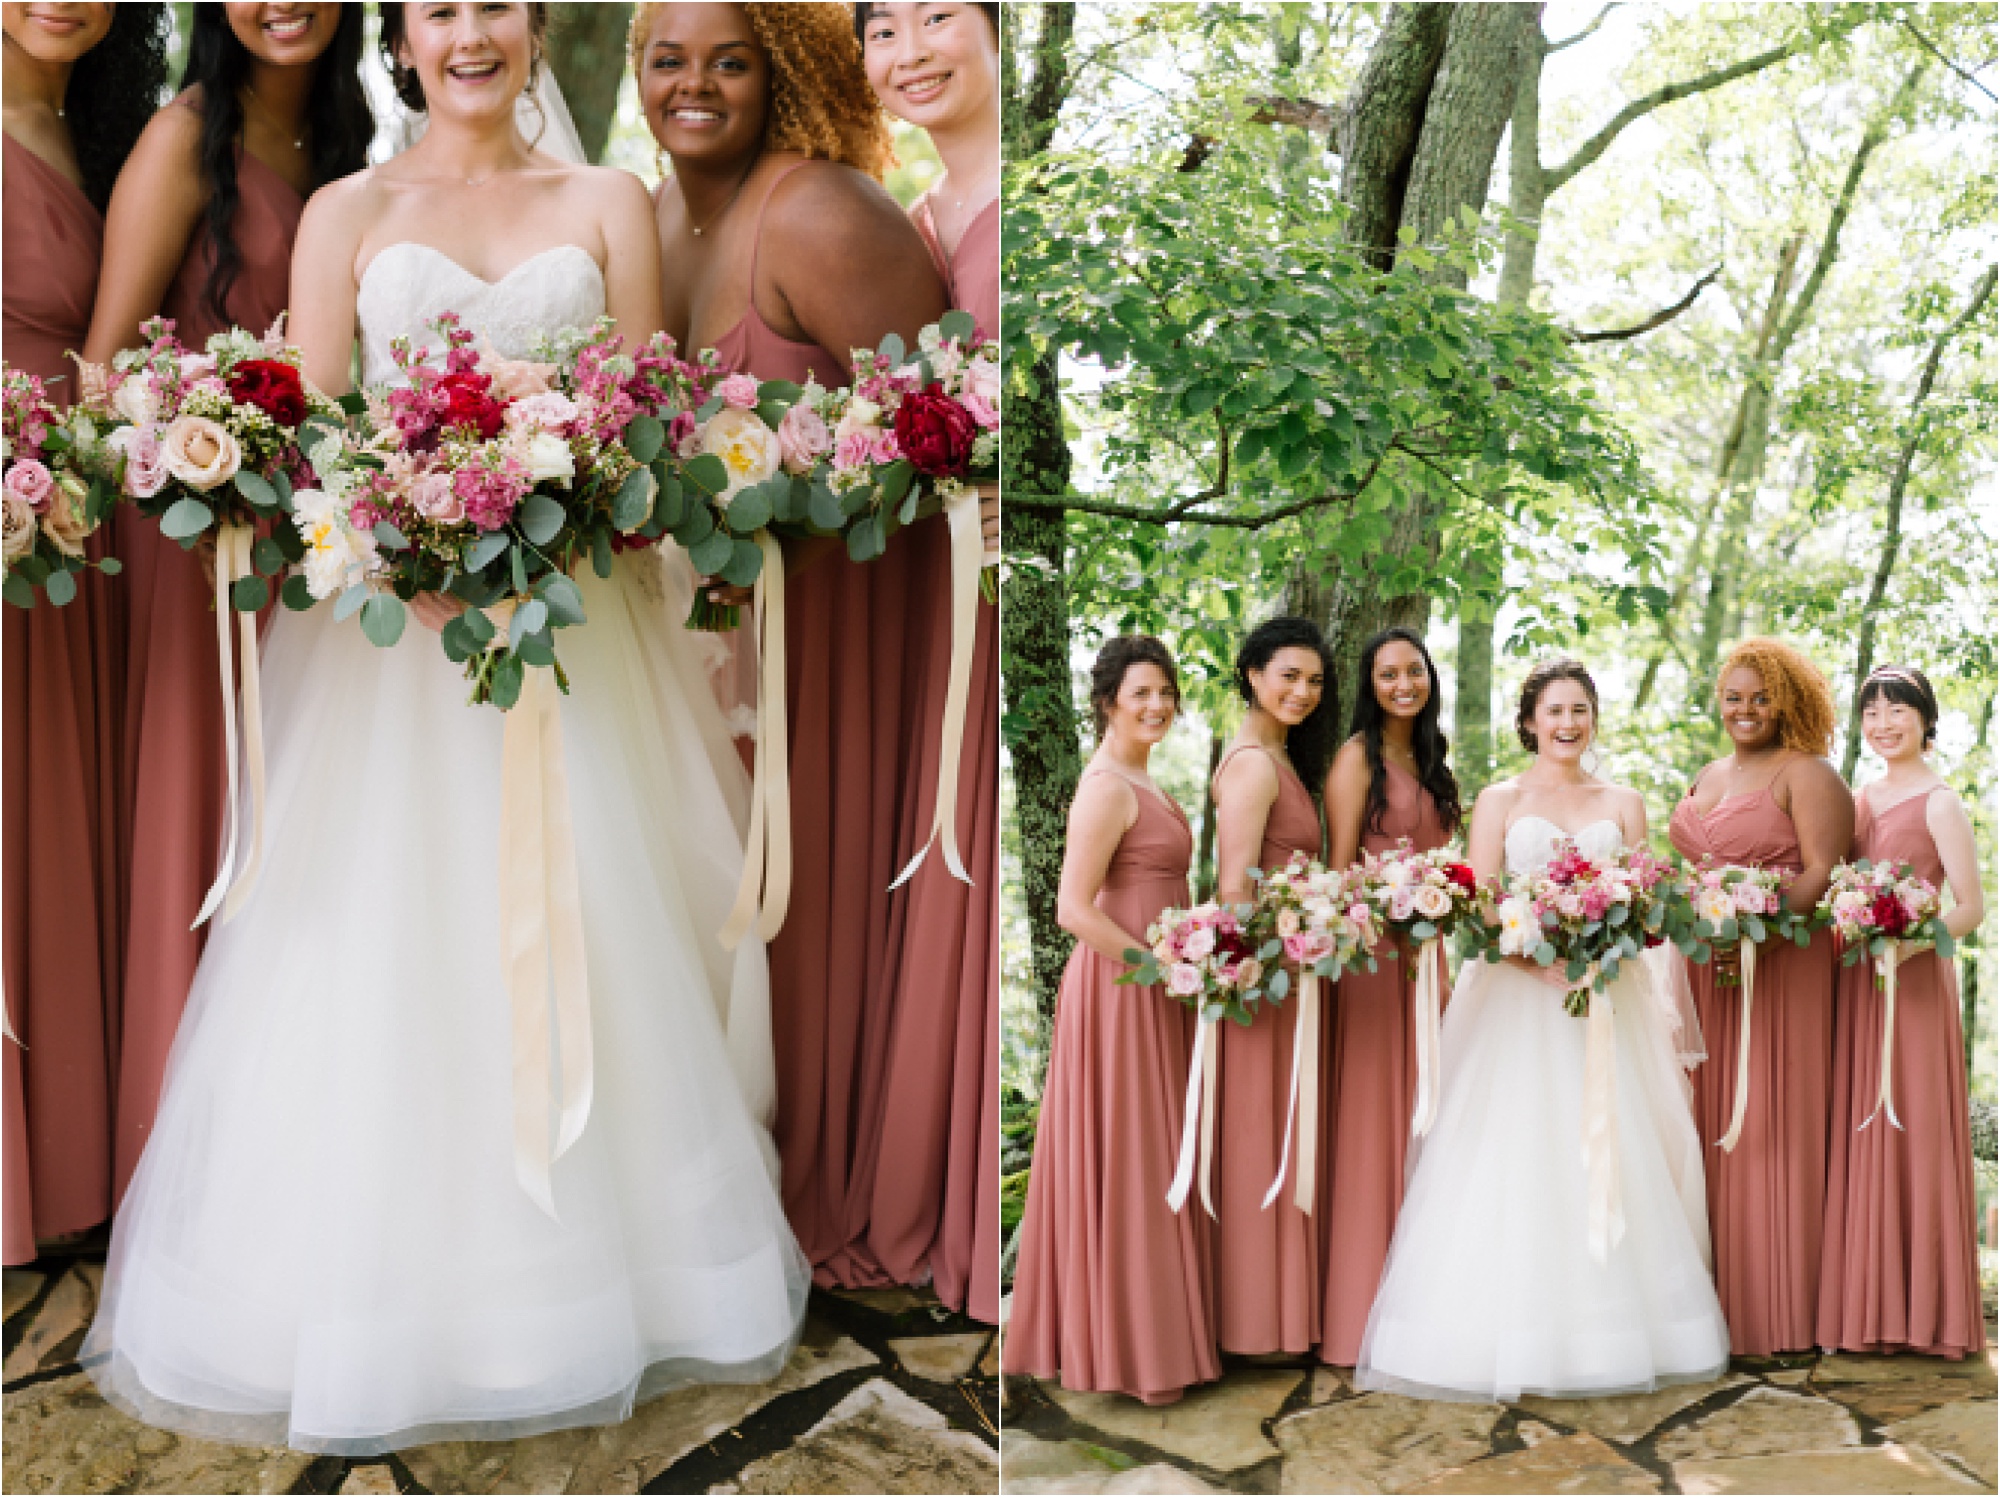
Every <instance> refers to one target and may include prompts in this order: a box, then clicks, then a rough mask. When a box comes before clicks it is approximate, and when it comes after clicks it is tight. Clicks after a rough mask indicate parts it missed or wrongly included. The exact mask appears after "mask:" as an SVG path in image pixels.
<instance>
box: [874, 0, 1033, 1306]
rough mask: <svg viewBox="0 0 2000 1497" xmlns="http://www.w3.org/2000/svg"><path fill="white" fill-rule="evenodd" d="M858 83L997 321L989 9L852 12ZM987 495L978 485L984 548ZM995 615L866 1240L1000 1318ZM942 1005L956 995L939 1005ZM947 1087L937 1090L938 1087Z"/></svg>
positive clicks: (932, 236)
mask: <svg viewBox="0 0 2000 1497" xmlns="http://www.w3.org/2000/svg"><path fill="white" fill-rule="evenodd" d="M854 14H855V22H854V26H855V33H856V35H857V36H858V37H859V38H860V40H861V46H862V59H863V61H864V63H865V64H866V65H867V69H868V81H869V82H870V83H871V84H872V85H873V86H874V89H875V97H876V98H877V99H879V100H880V101H881V103H882V107H883V108H884V109H886V110H888V111H889V113H891V114H893V115H895V116H897V117H898V118H899V119H903V120H907V121H908V122H909V123H911V124H913V125H918V126H921V127H922V128H923V129H924V130H926V131H928V132H929V134H930V137H931V142H932V144H933V145H935V146H936V147H937V151H938V155H939V156H940V157H942V158H943V160H944V163H945V176H944V177H943V179H942V180H941V181H939V182H938V184H937V185H936V186H935V187H933V188H932V189H931V190H930V191H929V192H927V193H926V194H924V196H923V197H921V198H919V199H918V200H917V203H916V206H915V207H914V208H912V209H911V210H910V218H911V220H912V221H913V222H914V223H915V224H916V226H917V231H918V232H919V233H921V234H922V235H923V236H924V243H925V245H926V246H927V247H928V248H929V249H930V252H931V259H932V262H933V263H934V264H935V265H936V266H937V271H938V274H939V275H940V276H941V277H943V278H944V281H945V285H946V287H947V289H948V290H949V291H950V294H951V304H952V306H954V307H956V308H957V309H959V310H960V311H963V312H969V313H971V314H972V317H973V318H974V320H975V321H977V322H978V324H979V326H980V328H981V329H982V336H984V337H997V336H998V335H999V328H1000V7H999V6H998V5H959V4H952V3H939V4H912V3H908V0H897V3H893V4H886V5H880V4H878V5H857V6H856V7H855V8H854ZM999 510H1000V504H999V488H998V486H997V485H993V486H988V487H987V488H985V489H982V491H981V493H980V515H981V519H982V521H983V528H984V530H985V532H986V539H987V545H988V547H989V548H995V547H997V544H998V530H999V523H1000V517H999ZM949 540H950V537H949V535H948V533H947V530H946V527H945V526H942V525H932V524H926V525H920V526H918V527H917V528H916V530H915V531H914V532H913V533H912V534H911V536H910V538H909V544H910V545H911V547H912V548H914V549H915V550H916V551H917V552H918V553H919V555H918V558H917V559H916V560H915V562H914V565H915V566H916V568H917V571H918V573H919V575H920V577H921V578H922V579H923V596H921V597H920V598H919V599H918V601H917V607H918V608H919V609H920V611H921V613H922V615H923V618H924V622H922V623H921V624H919V625H917V626H916V627H915V628H914V629H913V630H912V633H911V638H910V641H909V643H910V646H911V648H912V649H913V650H914V649H916V648H919V647H922V648H925V649H927V652H928V659H927V662H926V664H925V668H924V671H923V676H922V681H923V686H922V692H921V695H920V697H919V699H918V701H917V703H916V706H915V708H914V711H913V713H912V720H913V721H914V722H915V723H916V724H917V725H918V727H919V729H920V730H921V732H922V733H923V735H924V738H923V743H924V751H923V756H922V762H921V773H920V776H919V778H918V779H917V781H916V782H915V785H914V789H915V792H916V793H915V795H914V797H913V798H912V799H911V800H910V801H909V802H907V803H906V804H905V805H904V806H903V808H902V810H901V812H900V813H899V825H903V826H911V827H920V828H928V827H929V825H930V823H931V815H932V807H933V805H934V804H935V801H936V797H937V776H938V750H939V747H940V746H939V744H938V743H937V731H938V730H937V727H936V725H937V724H938V723H940V722H941V721H942V720H943V716H944V699H945V691H946V686H947V682H948V674H949V671H948V668H949V666H950V663H951V588H950V586H949V579H950V575H951V573H950V544H949ZM999 617H1000V612H999V609H997V608H995V607H994V606H993V605H992V604H990V603H987V602H985V601H983V600H982V601H981V602H980V604H979V612H978V622H977V625H976V626H975V634H974V639H973V651H972V676H971V691H970V694H969V699H968V701H969V706H968V710H967V712H966V716H965V731H964V734H963V736H962V738H961V740H960V742H961V748H960V754H961V757H960V760H959V774H958V825H959V846H960V848H961V850H962V851H963V853H964V854H965V857H966V870H967V872H969V873H970V874H971V875H972V878H973V883H972V886H971V887H969V888H968V887H967V886H966V885H965V884H963V883H961V882H959V880H958V879H957V878H955V877H954V876H953V875H952V873H951V871H950V870H949V869H948V868H946V867H945V865H944V860H943V859H942V858H941V857H940V856H939V855H938V853H937V852H936V851H935V850H933V851H932V853H931V855H930V857H929V858H928V859H927V860H926V861H925V863H924V866H923V868H922V870H921V871H920V872H919V873H918V874H917V875H916V878H915V879H914V880H913V881H912V883H911V886H910V904H909V915H908V918H907V921H906V923H905V925H904V943H903V945H904V949H903V952H902V954H901V956H900V958H899V966H900V969H901V970H900V977H899V980H898V992H897V997H896V1009H895V1012H896V1021H895V1025H896V1027H895V1032H894V1035H893V1037H892V1039H891V1041H890V1046H891V1048H890V1057H889V1079H888V1081H887V1083H886V1085H885V1087H884V1093H885V1097H884V1103H885V1107H886V1113H885V1117H884V1120H883V1124H882V1139H883V1150H884V1159H885V1163H886V1164H887V1165H888V1167H887V1168H885V1169H882V1170H881V1171H880V1172H879V1173H878V1174H877V1176H876V1180H875V1198H874V1202H873V1204H872V1206H871V1208H870V1211H869V1219H870V1221H871V1223H872V1232H871V1235H872V1237H873V1240H874V1242H875V1245H876V1250H877V1251H878V1252H879V1253H880V1255H881V1260H882V1266H883V1268H884V1269H886V1270H887V1271H888V1273H889V1274H890V1276H891V1277H893V1278H897V1279H902V1280H906V1281H907V1280H913V1279H917V1278H920V1277H921V1275H922V1272H923V1269H924V1266H925V1263H926V1262H927V1261H928V1264H929V1267H930V1277H931V1282H932V1284H933V1285H934V1286H935V1288H936V1289H937V1293H938V1298H939V1299H941V1300H943V1301H944V1302H945V1303H946V1304H947V1305H950V1306H951V1307H952V1308H953V1309H963V1310H964V1311H965V1312H966V1313H967V1314H969V1315H971V1316H972V1317H973V1318H974V1319H977V1320H984V1321H988V1322H992V1321H997V1320H998V1319H999V1318H1000V1219H999V1209H1000V1051H999V1044H1000V1039H999V1026H1000V961H999V939H998V938H999V930H1000V901H999V887H1000V867H999V854H1000V847H999V841H998V828H999V825H1000V650H999V634H1000V629H999ZM954 998H955V1000H956V1001H955V1002H954V1001H952V1000H953V999H954ZM940 1078H944V1079H947V1080H948V1082H949V1088H948V1090H947V1088H945V1087H941V1086H940V1085H938V1081H939V1079H940Z"/></svg>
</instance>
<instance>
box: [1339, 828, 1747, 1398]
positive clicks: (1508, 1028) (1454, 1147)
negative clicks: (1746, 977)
mask: <svg viewBox="0 0 2000 1497" xmlns="http://www.w3.org/2000/svg"><path fill="white" fill-rule="evenodd" d="M1561 834H1562V833H1561V829H1560V828H1559V827H1557V826H1555V825H1554V824H1553V823H1552V822H1549V821H1546V820H1544V819H1542V818H1541V817H1537V816H1529V817H1523V818H1522V819H1521V820H1520V821H1518V822H1516V823H1515V824H1514V825H1513V826H1512V827H1510V828H1509V829H1508V833H1507V838H1506V858H1507V866H1508V869H1509V870H1510V871H1511V872H1523V871H1527V870H1531V869H1538V868H1540V867H1542V866H1545V865H1546V864H1547V862H1548V861H1549V858H1550V857H1551V855H1552V849H1553V847H1554V844H1555V841H1556V839H1557V838H1558V837H1559V836H1561ZM1576 841H1577V843H1578V846H1579V847H1580V849H1581V850H1582V851H1583V853H1584V855H1585V856H1592V855H1595V856H1600V857H1602V856H1606V855H1609V854H1612V853H1615V852H1616V851H1617V850H1618V849H1619V847H1620V846H1621V845H1622V844H1621V838H1620V833H1619V829H1618V825H1617V823H1616V822H1611V821H1600V822H1595V823H1593V824H1591V825H1590V826H1587V827H1585V828H1583V830H1582V831H1581V832H1580V833H1579V834H1578V836H1577V838H1576ZM1609 996H1610V998H1611V1000H1612V1005H1613V1012H1614V1019H1613V1034H1614V1036H1615V1041H1614V1045H1615V1056H1616V1061H1615V1068H1614V1071H1613V1076H1614V1087H1615V1090H1614V1098H1615V1101H1614V1110H1613V1126H1612V1130H1611V1140H1612V1154H1613V1156H1614V1157H1615V1160H1616V1165H1617V1185H1618V1199H1619V1201H1620V1203H1621V1205H1622V1211H1623V1217H1624V1231H1623V1235H1622V1237H1621V1238H1619V1239H1618V1240H1617V1241H1616V1242H1615V1243H1614V1244H1612V1245H1611V1246H1610V1247H1609V1250H1608V1252H1607V1253H1606V1254H1605V1257H1604V1261H1602V1262H1599V1261H1598V1259H1597V1258H1596V1256H1594V1255H1593V1253H1592V1251H1591V1247H1590V1223H1589V1178H1588V1171H1587V1169H1586V1167H1585V1163H1584V1157H1583V1151H1582V1143H1581V1138H1582V1128H1583V1113H1584V1071H1585V1055H1584V1045H1585V1032H1586V1029H1587V1028H1588V1022H1589V1021H1586V1020H1583V1019H1577V1018H1572V1017H1571V1016H1570V1015H1569V1014H1567V1013H1566V1012H1565V1011H1564V1009H1563V1004H1562V995H1561V994H1560V993H1559V992H1558V991H1557V990H1556V989H1554V988H1552V987H1550V986H1549V985H1548V984H1547V983H1545V982H1543V981H1541V980H1540V979H1539V978H1537V977H1536V976H1534V975H1533V974H1531V973H1528V972H1525V971H1522V970H1521V969H1520V968H1518V967H1514V966H1512V965H1509V964H1505V963H1501V964H1488V963H1485V962H1469V963H1468V964H1467V965H1466V967H1465V969H1464V971H1463V972H1461V974H1460V976H1459V981H1458V986H1457V988H1456V990H1455V991H1454V993H1453V995H1452V1000H1451V1004H1450V1006H1449V1007H1448V1008H1447V1009H1446V1011H1445V1016H1444V1043H1443V1090H1442V1094H1441V1099H1440V1104H1439V1108H1438V1115H1437V1120H1436V1122H1435V1124H1434V1125H1433V1127H1432V1129H1431V1132H1430V1135H1429V1136H1428V1137H1427V1138H1425V1139H1424V1140H1422V1142H1421V1144H1420V1145H1419V1146H1418V1147H1417V1148H1416V1149H1415V1150H1414V1151H1413V1153H1412V1156H1411V1161H1410V1165H1409V1171H1410V1173H1409V1180H1408V1188H1407V1190H1406V1192H1405V1195H1404V1199H1403V1209H1402V1213H1401V1215H1400V1216H1399V1217H1398V1218H1397V1222H1396V1234H1395V1237H1394V1239H1393V1240H1392V1241H1391V1243H1390V1246H1389V1257H1388V1261H1387V1263H1386V1264H1385V1266H1384V1268H1383V1271H1382V1282H1381V1286H1380V1288H1379V1289H1378V1290H1377V1291H1376V1296H1375V1304H1374V1308H1373V1309H1372V1310H1371V1311H1370V1313H1369V1317H1368V1328H1367V1331H1366V1333H1365V1334H1364V1335H1363V1338H1362V1343H1361V1355H1360V1362H1359V1365H1358V1366H1357V1367H1356V1369H1355V1379H1354V1380H1355V1384H1356V1386H1357V1387H1361V1388H1375V1389H1386V1390H1389V1391H1392V1392H1397V1393H1404V1394H1408V1395H1410V1396H1412V1397H1417V1398H1435V1399H1460V1400H1468V1401H1484V1400H1493V1401H1496V1402H1507V1401H1511V1400H1514V1399H1516V1398H1519V1397H1520V1396H1521V1395H1522V1394H1524V1393H1534V1394H1541V1395H1543V1396H1546V1397H1596V1396H1600V1395H1605V1394H1613V1393H1634V1392H1643V1391H1646V1390H1648V1389H1652V1388H1655V1387H1658V1386H1660V1385H1662V1384H1667V1383H1678V1382H1696V1381H1704V1380H1706V1379H1709V1378H1713V1377H1717V1376H1720V1375H1721V1373H1722V1372H1723V1371H1724V1370H1725V1368H1726V1367H1727V1365H1728V1362H1729V1329H1728V1327H1727V1326H1726V1325H1725V1324H1724V1323H1723V1318H1722V1308H1721V1305H1720V1304H1719V1303H1718V1302H1717V1300H1716V1296H1715V1287H1714V1284H1713V1282H1712V1279H1711V1277H1710V1267H1709V1240H1708V1214H1707V1208H1706V1205H1705V1204H1704V1198H1703V1184H1702V1169H1701V1146H1700V1141H1699V1139H1698V1137H1697V1136H1696V1133H1695V1126H1694V1119H1693V1116H1692V1114H1691V1113H1690V1111H1689V1108H1688V1105H1687V1100H1686V1092H1685V1091H1684V1089H1683V1087H1682V1083H1681V1076H1680V1072H1679V1067H1678V1062H1677V1060H1676V1057H1675V1049H1676V1046H1675V1043H1674V1038H1673V1023H1674V1021H1673V1018H1672V1014H1671V1005H1672V1000H1671V998H1670V997H1666V996H1663V995H1662V994H1661V993H1660V992H1659V991H1658V990H1657V988H1656V985H1655V982H1654V979H1653V975H1652V968H1651V964H1650V963H1645V962H1635V963H1629V964H1627V966H1626V967H1625V969H1624V971H1623V972H1622V973H1621V974H1620V976H1619V977H1618V979H1617V980H1616V981H1615V982H1614V983H1613V984H1612V985H1611V988H1610V992H1609ZM1333 1209H1335V1210H1339V1209H1340V1203H1339V1202H1338V1201H1335V1202H1334V1203H1333Z"/></svg>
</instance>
